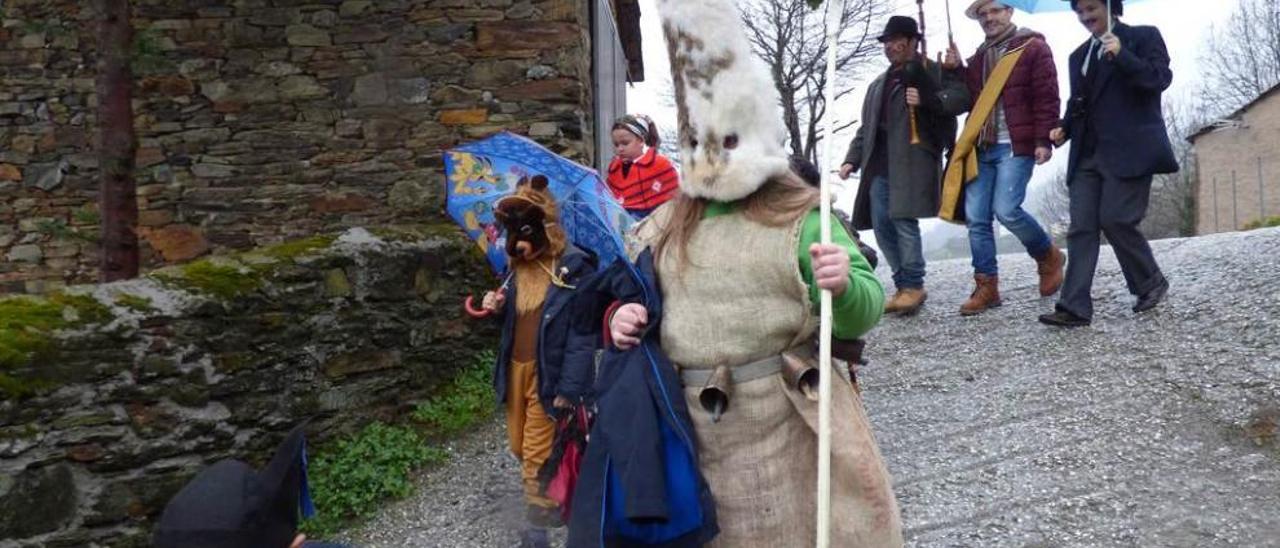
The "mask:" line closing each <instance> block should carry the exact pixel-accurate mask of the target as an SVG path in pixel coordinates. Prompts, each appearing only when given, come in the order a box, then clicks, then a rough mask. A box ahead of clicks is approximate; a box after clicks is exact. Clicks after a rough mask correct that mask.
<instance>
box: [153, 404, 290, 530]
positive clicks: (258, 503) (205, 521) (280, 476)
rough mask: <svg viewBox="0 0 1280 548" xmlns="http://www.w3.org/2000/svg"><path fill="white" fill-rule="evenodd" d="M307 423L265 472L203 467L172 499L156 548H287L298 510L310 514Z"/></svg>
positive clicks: (233, 465) (234, 463)
mask: <svg viewBox="0 0 1280 548" xmlns="http://www.w3.org/2000/svg"><path fill="white" fill-rule="evenodd" d="M305 426H306V424H305V423H303V424H302V425H299V426H297V427H295V428H294V429H293V430H292V431H290V432H289V435H288V436H286V437H285V439H284V442H283V443H281V444H280V447H279V448H278V449H276V453H275V455H274V456H273V457H272V458H271V462H270V463H268V464H267V467H266V468H264V469H263V470H262V471H261V472H259V471H257V470H254V469H253V467H251V466H249V465H248V464H245V463H243V462H240V461H238V460H230V459H228V460H223V461H219V462H217V463H215V464H213V465H212V466H210V467H208V468H206V469H204V470H203V471H201V472H200V473H199V474H196V477H195V478H192V480H191V481H190V482H188V483H187V484H186V485H185V486H183V488H182V489H181V490H180V491H178V494H177V495H174V497H173V499H171V500H170V501H169V504H168V505H166V506H165V509H164V513H163V514H161V515H160V521H159V522H158V523H157V524H156V530H155V539H154V540H155V547H156V548H244V547H249V546H252V547H262V548H285V547H287V546H289V544H290V543H292V542H293V539H294V537H295V536H296V535H297V532H298V511H299V509H301V510H302V512H303V514H305V515H308V516H309V515H311V514H314V513H315V509H314V507H313V506H312V504H311V497H310V492H309V489H308V487H307V470H306V438H305V435H304V430H305Z"/></svg>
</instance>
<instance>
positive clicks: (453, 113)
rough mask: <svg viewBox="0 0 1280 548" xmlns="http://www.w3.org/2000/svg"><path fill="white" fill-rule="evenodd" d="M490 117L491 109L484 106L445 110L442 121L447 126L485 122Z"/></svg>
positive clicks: (442, 113) (441, 115) (441, 114)
mask: <svg viewBox="0 0 1280 548" xmlns="http://www.w3.org/2000/svg"><path fill="white" fill-rule="evenodd" d="M488 119H489V111H488V110H487V109H483V108H473V109H456V110H444V111H441V112H440V123H441V124H444V125H447V126H458V125H474V124H483V123H485V122H486V121H488Z"/></svg>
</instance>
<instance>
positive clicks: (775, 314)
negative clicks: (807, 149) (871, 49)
mask: <svg viewBox="0 0 1280 548" xmlns="http://www.w3.org/2000/svg"><path fill="white" fill-rule="evenodd" d="M658 10H659V12H660V15H661V19H662V25H663V29H664V32H665V34H666V39H667V46H668V52H669V53H670V57H671V66H672V73H673V74H672V76H673V83H674V85H675V91H676V105H677V109H678V113H679V118H680V153H681V158H682V160H683V168H684V173H683V177H682V184H681V186H680V191H681V193H680V195H679V196H678V197H676V198H675V199H673V200H672V201H671V202H668V203H667V204H664V205H663V206H662V207H660V208H658V209H657V210H656V211H654V213H653V214H652V215H651V216H650V217H649V218H647V219H646V220H644V221H643V222H641V223H639V224H638V225H637V226H636V227H635V229H634V231H633V233H631V234H630V235H629V238H630V239H629V245H630V247H631V251H632V253H633V255H634V254H637V253H638V252H639V251H641V250H643V249H649V250H650V251H651V252H652V253H653V256H654V258H655V267H656V273H657V278H658V285H659V289H660V290H661V293H662V299H663V318H662V321H661V322H660V324H659V331H660V341H661V346H662V348H663V350H664V351H665V352H666V353H667V355H668V356H669V357H670V358H671V361H672V362H673V363H674V364H675V365H676V366H677V367H678V368H679V370H680V376H681V380H682V382H683V384H684V389H683V391H684V397H685V400H686V401H687V403H688V407H689V410H690V414H691V416H692V422H693V424H694V437H695V438H697V446H698V455H699V469H700V471H701V472H702V474H703V475H704V476H705V477H706V479H707V482H708V484H709V485H710V488H711V492H712V496H713V497H714V499H715V508H716V514H717V518H718V522H719V527H720V534H719V536H717V537H716V539H715V540H713V541H712V542H711V543H710V546H715V547H733V548H741V547H756V546H759V547H777V546H806V545H811V544H813V543H814V540H815V538H816V535H817V532H816V531H815V527H816V523H815V519H814V515H815V512H816V506H817V501H816V496H815V495H814V488H815V486H816V484H817V461H818V457H817V452H818V451H817V449H818V436H817V420H818V402H817V399H816V397H815V396H814V391H813V390H810V389H809V388H810V387H809V386H806V385H805V384H804V383H803V382H797V380H796V379H797V376H796V375H795V373H796V371H797V369H796V366H795V365H794V364H795V363H797V361H800V362H804V361H805V358H806V357H811V356H812V351H811V349H812V347H813V343H814V340H813V339H814V335H815V333H816V331H817V328H818V315H817V306H816V303H817V300H818V295H819V291H820V290H821V289H827V290H830V291H831V292H832V293H833V296H834V317H835V323H834V336H835V337H837V338H841V339H853V338H856V337H858V336H860V335H862V334H863V333H865V332H866V331H868V330H870V329H871V328H872V327H873V326H874V325H875V324H876V323H877V322H878V321H879V319H880V316H881V314H882V311H883V306H884V293H883V288H882V287H881V285H880V283H879V281H878V280H877V279H876V277H875V275H874V274H873V273H872V271H871V268H870V267H869V266H868V265H867V263H866V260H865V259H863V258H862V255H861V254H859V253H858V252H857V248H856V245H855V244H854V242H853V239H852V238H851V237H850V235H849V234H848V233H847V232H846V231H845V230H843V229H842V228H839V224H838V222H837V221H834V220H833V228H834V231H833V232H834V234H833V243H832V244H828V245H823V244H821V243H819V239H820V238H819V221H820V218H819V213H818V211H817V206H818V192H817V191H816V190H815V189H813V188H812V187H810V186H809V185H807V184H805V182H804V181H802V180H801V179H800V178H799V177H798V176H797V175H796V174H794V173H792V171H791V170H790V169H789V166H788V164H789V162H788V156H787V154H786V153H785V151H784V148H783V141H784V139H785V132H784V130H783V127H782V115H781V111H780V109H779V108H778V95H777V93H776V92H775V91H773V90H774V88H773V85H772V82H771V80H770V79H769V75H768V73H767V71H766V70H765V69H764V67H763V66H762V65H761V64H760V62H759V61H758V60H757V59H756V58H755V57H754V56H753V55H752V54H751V52H750V50H749V47H748V45H747V42H746V39H745V38H744V36H745V33H744V32H743V31H742V25H741V22H740V21H739V20H738V11H737V8H736V7H735V6H734V5H733V3H732V2H729V1H727V0H702V1H696V2H693V1H689V0H659V2H658ZM608 321H609V330H610V331H609V333H610V337H611V340H612V344H614V345H615V346H617V347H618V348H624V349H625V348H628V347H630V346H633V345H635V344H637V343H638V342H639V340H640V337H642V336H643V334H644V330H645V329H646V327H647V311H646V310H645V309H644V307H643V305H641V304H639V303H627V304H623V305H621V306H618V307H616V308H615V309H614V311H613V312H612V315H611V316H610V317H609V318H608ZM835 369H836V372H837V373H838V374H835V375H830V378H831V379H832V380H833V381H834V382H836V383H837V384H836V386H835V387H834V388H835V389H834V390H832V395H833V398H834V399H833V401H832V403H833V408H832V409H833V416H835V417H838V418H839V419H838V420H836V421H834V424H833V432H832V436H833V438H832V446H833V449H832V477H831V480H832V497H831V502H832V531H831V545H832V546H840V547H846V548H857V547H894V546H901V545H902V531H901V520H900V517H899V512H898V506H897V502H896V500H895V498H894V495H893V491H892V486H891V483H890V478H889V474H888V471H887V470H886V468H885V465H884V462H883V460H882V459H881V457H880V452H879V449H878V447H877V445H876V441H875V437H874V435H873V434H872V431H871V425H870V423H869V422H868V420H867V418H866V414H865V412H864V411H863V408H862V402H861V399H860V396H859V395H858V394H857V393H855V391H854V390H853V388H852V387H851V386H850V384H849V379H848V376H847V372H846V371H845V370H844V368H843V367H835ZM824 377H826V375H824ZM709 391H713V392H709ZM716 392H718V393H719V394H721V395H722V396H725V397H724V398H723V400H721V401H720V402H719V403H718V404H715V405H705V404H706V402H707V401H709V400H713V399H715V398H707V397H706V396H707V395H708V394H709V393H710V394H714V393H716Z"/></svg>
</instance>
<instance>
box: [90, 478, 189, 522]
mask: <svg viewBox="0 0 1280 548" xmlns="http://www.w3.org/2000/svg"><path fill="white" fill-rule="evenodd" d="M191 476H192V473H191V472H176V473H170V474H146V475H144V476H139V477H134V478H124V479H117V480H112V481H110V482H108V483H106V484H105V485H103V486H102V492H101V493H100V494H99V495H98V499H97V501H96V502H95V503H94V505H93V507H92V508H91V509H90V511H89V514H88V515H87V516H86V517H85V525H90V526H97V525H106V524H110V523H116V522H120V521H124V520H125V519H128V518H134V519H140V518H145V517H147V516H152V515H156V514H158V513H159V512H160V510H163V509H164V505H165V504H166V503H168V501H169V499H170V498H172V497H173V495H175V494H177V493H178V490H180V489H182V486H183V485H185V484H186V483H187V482H188V481H190V479H191Z"/></svg>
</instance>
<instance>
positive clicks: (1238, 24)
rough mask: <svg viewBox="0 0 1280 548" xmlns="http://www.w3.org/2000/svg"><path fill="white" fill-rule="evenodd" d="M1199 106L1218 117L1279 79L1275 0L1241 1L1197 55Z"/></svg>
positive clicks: (1279, 19)
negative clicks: (1198, 61) (1199, 67)
mask: <svg viewBox="0 0 1280 548" xmlns="http://www.w3.org/2000/svg"><path fill="white" fill-rule="evenodd" d="M1200 66H1201V71H1202V73H1201V84H1200V89H1199V92H1200V106H1201V108H1202V110H1203V111H1206V112H1207V113H1209V114H1211V115H1213V116H1223V115H1226V114H1228V113H1230V112H1231V111H1234V110H1235V109H1237V108H1240V107H1241V106H1244V105H1245V104H1247V103H1248V102H1250V101H1252V100H1254V99H1255V98H1257V97H1258V96H1259V95H1261V94H1262V93H1263V92H1264V91H1267V90H1268V89H1271V88H1272V87H1273V86H1275V85H1276V84H1278V83H1280V2H1276V0H1240V5H1239V7H1238V8H1237V9H1236V10H1235V11H1234V12H1233V13H1232V14H1231V18H1230V19H1228V20H1227V23H1226V25H1224V26H1222V27H1220V28H1215V29H1212V30H1211V33H1210V37H1209V40H1208V41H1207V42H1206V43H1205V49H1204V50H1203V53H1202V55H1201V61H1200Z"/></svg>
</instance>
